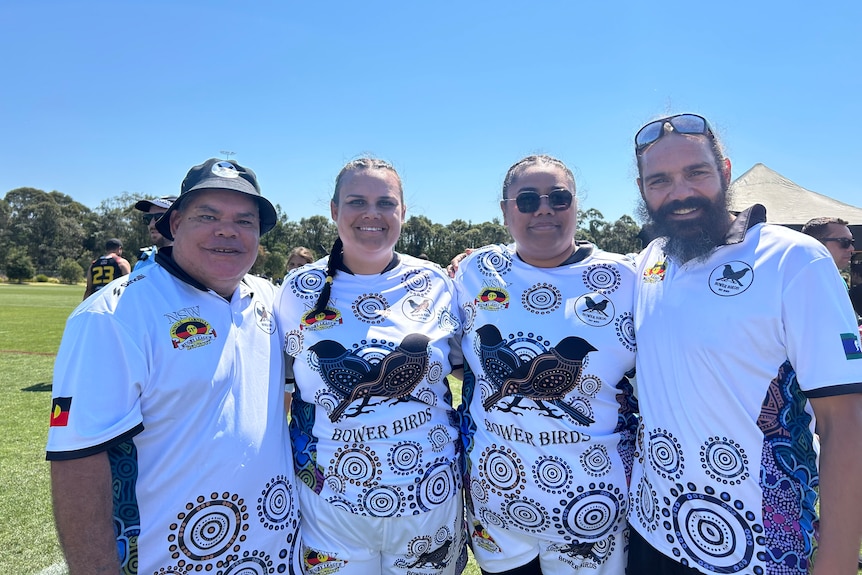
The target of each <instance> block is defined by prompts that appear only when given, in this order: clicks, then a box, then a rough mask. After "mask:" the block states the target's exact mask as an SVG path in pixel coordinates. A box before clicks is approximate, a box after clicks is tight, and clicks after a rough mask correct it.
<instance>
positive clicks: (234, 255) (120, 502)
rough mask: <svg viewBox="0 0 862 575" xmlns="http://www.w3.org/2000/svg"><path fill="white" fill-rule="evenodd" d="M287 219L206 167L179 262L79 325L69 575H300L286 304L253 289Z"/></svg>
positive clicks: (66, 514) (59, 480) (69, 420)
mask: <svg viewBox="0 0 862 575" xmlns="http://www.w3.org/2000/svg"><path fill="white" fill-rule="evenodd" d="M275 219H276V212H275V209H274V208H273V206H272V204H271V203H270V202H269V201H268V200H267V199H266V198H264V197H263V196H262V195H261V193H260V187H259V186H258V183H257V178H256V177H255V174H254V172H252V171H251V170H250V169H248V168H245V167H243V166H241V165H239V164H237V163H236V162H234V161H225V160H218V159H211V160H208V161H206V162H204V163H203V164H200V165H198V166H195V167H193V168H192V169H191V170H189V172H188V175H187V176H186V178H185V180H184V181H183V183H182V186H181V192H180V195H179V197H178V199H177V201H176V202H174V203H172V204H171V205H170V206H169V207H168V209H167V210H166V211H165V214H164V215H163V216H162V217H161V218H160V219H159V220H158V222H157V224H156V225H157V228H158V231H159V232H160V233H161V234H162V235H163V236H164V237H165V238H168V239H169V240H173V242H174V243H173V246H168V247H165V248H162V249H160V250H159V251H158V253H157V254H156V256H155V260H156V264H157V265H153V266H151V267H150V268H148V269H147V273H146V274H139V275H137V276H135V277H133V278H131V279H128V278H127V281H125V282H115V284H114V285H113V286H112V287H113V289H105V290H101V291H100V292H99V293H98V294H96V295H95V296H94V297H92V298H90V299H89V300H87V301H86V302H84V303H82V304H81V305H80V306H79V307H78V309H76V310H75V311H74V312H73V313H72V315H71V317H70V318H69V320H68V322H67V325H66V332H65V334H64V336H63V340H62V342H61V345H60V350H59V352H58V355H57V361H56V369H55V372H54V381H53V396H54V397H53V405H52V411H51V419H50V421H51V423H50V429H49V433H48V444H47V459H48V460H50V461H51V478H52V487H53V500H54V516H55V521H56V524H57V531H58V534H59V539H60V543H61V546H62V547H63V551H64V553H65V555H66V560H67V563H68V565H69V572H70V575H77V574H84V573H87V574H91V573H118V572H120V571H122V572H123V573H142V574H143V573H174V572H179V571H183V572H185V571H191V570H194V571H211V570H212V571H213V572H215V571H217V570H218V571H220V572H224V573H227V572H231V573H232V572H234V571H237V572H238V571H243V572H244V571H245V570H247V569H248V570H254V571H255V572H257V570H262V571H266V572H273V573H275V572H278V573H285V572H287V573H293V572H294V571H295V572H299V571H298V568H297V567H298V563H297V560H298V557H297V556H296V553H295V546H296V543H297V540H298V538H299V513H298V509H297V505H296V501H295V494H296V490H295V487H294V479H293V473H292V470H291V468H290V466H289V462H290V460H291V449H290V443H289V439H288V436H287V420H286V418H285V414H284V405H283V397H282V396H283V393H284V391H283V383H284V370H283V366H282V363H281V362H282V355H281V346H280V345H279V341H278V340H279V338H278V333H277V331H276V329H275V323H274V322H273V317H272V303H273V298H274V295H275V289H274V286H272V285H271V284H270V283H269V282H266V281H264V280H261V279H259V278H256V277H254V276H251V275H248V273H247V272H248V271H249V269H250V268H251V266H252V264H253V263H254V261H255V258H256V256H257V250H258V245H259V240H260V235H261V234H263V233H266V232H267V231H269V230H270V229H271V228H272V227H273V226H274V225H275ZM142 309H146V310H147V313H141V310H142ZM96 335H98V337H95V336H96ZM106 356H108V357H111V358H121V361H101V359H102V358H104V357H106Z"/></svg>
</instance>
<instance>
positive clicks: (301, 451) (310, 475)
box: [290, 386, 323, 494]
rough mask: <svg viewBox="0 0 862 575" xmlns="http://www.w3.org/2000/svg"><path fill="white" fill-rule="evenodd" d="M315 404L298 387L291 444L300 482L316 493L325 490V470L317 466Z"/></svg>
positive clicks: (292, 404)
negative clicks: (314, 429)
mask: <svg viewBox="0 0 862 575" xmlns="http://www.w3.org/2000/svg"><path fill="white" fill-rule="evenodd" d="M314 417H315V415H314V404H313V403H306V402H305V401H303V399H302V392H301V391H300V389H299V386H297V388H296V391H294V392H293V400H292V403H291V407H290V442H291V443H292V444H293V468H294V471H296V476H297V477H298V478H299V480H300V481H302V482H303V483H305V484H306V485H308V486H309V487H310V488H312V489H313V490H314V492H315V493H318V494H319V493H320V491H321V489H323V470H321V469H320V467H318V466H317V439H316V438H315V437H314V435H312V433H311V430H312V429H313V428H314Z"/></svg>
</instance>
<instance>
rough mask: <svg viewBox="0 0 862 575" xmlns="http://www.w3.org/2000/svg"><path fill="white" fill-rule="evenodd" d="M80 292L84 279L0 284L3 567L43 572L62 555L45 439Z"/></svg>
mask: <svg viewBox="0 0 862 575" xmlns="http://www.w3.org/2000/svg"><path fill="white" fill-rule="evenodd" d="M83 293H84V292H83V288H82V287H80V286H60V285H56V284H33V285H7V284H0V302H2V305H0V362H2V365H3V369H0V413H2V414H3V416H2V417H0V494H2V495H0V516H2V517H3V520H2V521H0V549H2V551H0V573H22V574H26V573H40V572H42V571H44V570H46V569H48V568H50V567H51V566H53V565H57V564H58V563H61V562H62V554H61V553H60V547H59V545H58V544H57V536H56V534H55V532H54V520H53V517H52V515H51V492H50V485H49V480H48V464H47V463H46V462H45V439H46V437H47V433H48V414H49V412H50V408H51V373H52V371H53V368H54V354H55V353H56V352H57V347H58V346H59V344H60V337H61V335H62V334H63V326H64V324H65V322H66V317H67V316H68V315H69V313H70V312H71V311H72V310H73V309H74V308H75V306H76V305H77V304H78V303H79V302H80V301H81V295H82V294H83ZM54 571H57V569H56V568H55V569H54ZM49 572H50V571H49Z"/></svg>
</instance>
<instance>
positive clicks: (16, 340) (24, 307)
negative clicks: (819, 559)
mask: <svg viewBox="0 0 862 575" xmlns="http://www.w3.org/2000/svg"><path fill="white" fill-rule="evenodd" d="M82 294H83V287H82V286H64V285H56V284H32V285H9V284H0V362H2V363H0V365H2V369H0V413H2V417H0V517H2V521H0V574H2V575H5V574H7V573H9V574H12V573H14V574H15V575H28V574H34V575H35V574H39V575H62V574H63V573H65V570H64V569H63V568H62V562H63V558H62V554H61V552H60V547H59V545H58V543H57V536H56V533H55V531H54V521H53V517H52V511H51V493H50V483H49V479H48V464H47V463H46V462H45V440H46V437H47V431H48V415H49V411H50V406H51V374H52V370H53V367H54V354H56V352H57V348H58V347H59V345H60V337H61V336H62V334H63V327H64V325H65V322H66V317H67V316H68V315H69V313H71V311H72V310H73V309H74V308H75V306H76V305H78V303H80V301H81V295H82ZM453 391H455V392H456V394H459V392H460V389H459V388H458V389H454V390H453ZM465 573H466V574H467V575H479V569H478V567H477V566H476V564H475V562H474V561H473V559H472V557H471V559H470V563H469V565H468V566H467V570H466V571H465ZM859 574H860V575H862V570H860V571H859Z"/></svg>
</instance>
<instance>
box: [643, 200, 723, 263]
mask: <svg viewBox="0 0 862 575" xmlns="http://www.w3.org/2000/svg"><path fill="white" fill-rule="evenodd" d="M682 208H699V209H701V210H702V214H701V215H700V217H698V218H697V219H694V220H686V221H681V222H680V221H676V220H673V219H669V218H668V215H669V214H670V213H672V212H673V211H675V210H679V209H682ZM727 209H728V199H727V190H722V192H721V194H720V195H719V196H718V197H717V198H716V199H715V201H710V200H708V199H706V198H704V197H702V196H697V197H690V198H686V199H685V200H679V201H675V202H671V203H670V204H667V205H665V206H662V207H661V208H660V209H658V210H656V211H652V210H650V209H649V207H648V206H647V205H646V202H644V200H643V198H641V200H640V203H639V205H638V215H639V216H640V218H641V219H642V220H643V221H646V222H647V223H646V225H648V226H649V227H650V231H651V232H652V236H653V237H664V238H666V242H665V245H664V253H665V255H667V257H668V258H669V259H671V260H673V261H675V262H677V263H678V264H680V265H681V264H684V263H686V262H688V261H691V260H698V261H700V260H705V259H706V258H707V256H709V254H710V253H711V252H712V250H714V249H715V248H716V247H717V246H720V245H722V244H724V237H725V235H726V234H727V229H728V224H729V221H728V211H727Z"/></svg>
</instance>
